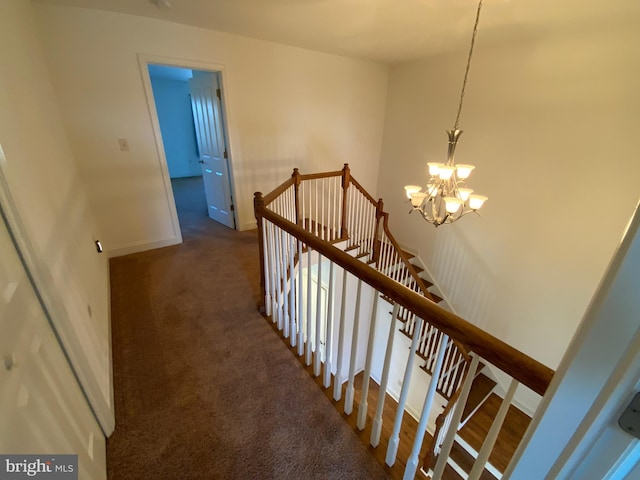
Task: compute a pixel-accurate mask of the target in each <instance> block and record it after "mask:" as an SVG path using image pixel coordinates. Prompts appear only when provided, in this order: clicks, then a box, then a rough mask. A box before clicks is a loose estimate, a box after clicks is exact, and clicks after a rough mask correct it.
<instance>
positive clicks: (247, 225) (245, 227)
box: [238, 220, 258, 232]
mask: <svg viewBox="0 0 640 480" xmlns="http://www.w3.org/2000/svg"><path fill="white" fill-rule="evenodd" d="M256 228H258V222H257V221H256V220H252V221H251V222H247V223H244V224H242V226H240V228H239V229H238V230H240V231H241V232H245V231H247V230H255V229H256Z"/></svg>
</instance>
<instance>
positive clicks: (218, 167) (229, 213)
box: [189, 71, 235, 228]
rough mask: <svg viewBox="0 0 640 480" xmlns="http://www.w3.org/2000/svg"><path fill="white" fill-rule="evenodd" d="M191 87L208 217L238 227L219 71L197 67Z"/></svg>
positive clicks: (231, 226)
mask: <svg viewBox="0 0 640 480" xmlns="http://www.w3.org/2000/svg"><path fill="white" fill-rule="evenodd" d="M189 88H190V90H191V108H192V110H193V121H194V124H195V127H196V138H197V141H198V149H199V150H200V164H201V166H202V179H203V181H204V191H205V195H206V197H207V210H208V211H209V217H210V218H212V219H213V220H215V221H217V222H220V223H222V224H223V225H226V226H227V227H229V228H235V222H234V218H233V203H232V199H231V182H230V177H229V166H228V163H227V161H228V159H227V157H228V155H227V149H226V146H225V140H224V131H223V128H222V108H221V104H220V83H219V79H218V75H217V74H216V73H213V72H197V71H194V72H193V78H191V79H190V80H189Z"/></svg>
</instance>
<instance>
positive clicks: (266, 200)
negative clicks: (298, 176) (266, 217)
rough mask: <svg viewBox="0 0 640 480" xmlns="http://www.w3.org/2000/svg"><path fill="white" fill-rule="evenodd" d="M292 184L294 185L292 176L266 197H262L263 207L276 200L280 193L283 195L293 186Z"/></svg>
mask: <svg viewBox="0 0 640 480" xmlns="http://www.w3.org/2000/svg"><path fill="white" fill-rule="evenodd" d="M294 184H295V178H294V177H293V175H292V176H291V178H289V179H288V180H287V181H285V182H283V183H281V184H280V185H278V186H277V187H276V189H275V190H273V191H272V192H269V193H268V194H267V195H265V196H264V197H262V201H263V202H264V204H265V205H269V204H270V203H271V202H273V201H274V200H275V199H276V198H278V197H279V196H280V195H282V193H284V191H285V190H286V189H287V188H289V187H290V186H291V185H294Z"/></svg>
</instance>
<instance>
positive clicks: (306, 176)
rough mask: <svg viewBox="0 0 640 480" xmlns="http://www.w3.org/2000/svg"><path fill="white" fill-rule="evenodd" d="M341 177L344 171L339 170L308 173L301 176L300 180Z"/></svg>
mask: <svg viewBox="0 0 640 480" xmlns="http://www.w3.org/2000/svg"><path fill="white" fill-rule="evenodd" d="M341 176H342V170H337V171H335V172H322V173H306V174H304V175H302V174H300V180H316V179H318V178H331V177H341Z"/></svg>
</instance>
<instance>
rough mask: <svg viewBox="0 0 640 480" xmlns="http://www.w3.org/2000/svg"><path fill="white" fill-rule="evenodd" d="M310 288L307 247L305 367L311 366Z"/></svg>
mask: <svg viewBox="0 0 640 480" xmlns="http://www.w3.org/2000/svg"><path fill="white" fill-rule="evenodd" d="M312 295H313V293H312V288H311V247H310V246H309V245H307V331H306V334H307V335H306V336H307V341H306V346H307V348H306V351H305V364H306V365H307V366H309V365H311V355H312V354H313V337H312V335H311V322H312V321H313V320H312V317H311V304H312V303H313V302H312V300H313V298H312Z"/></svg>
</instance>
